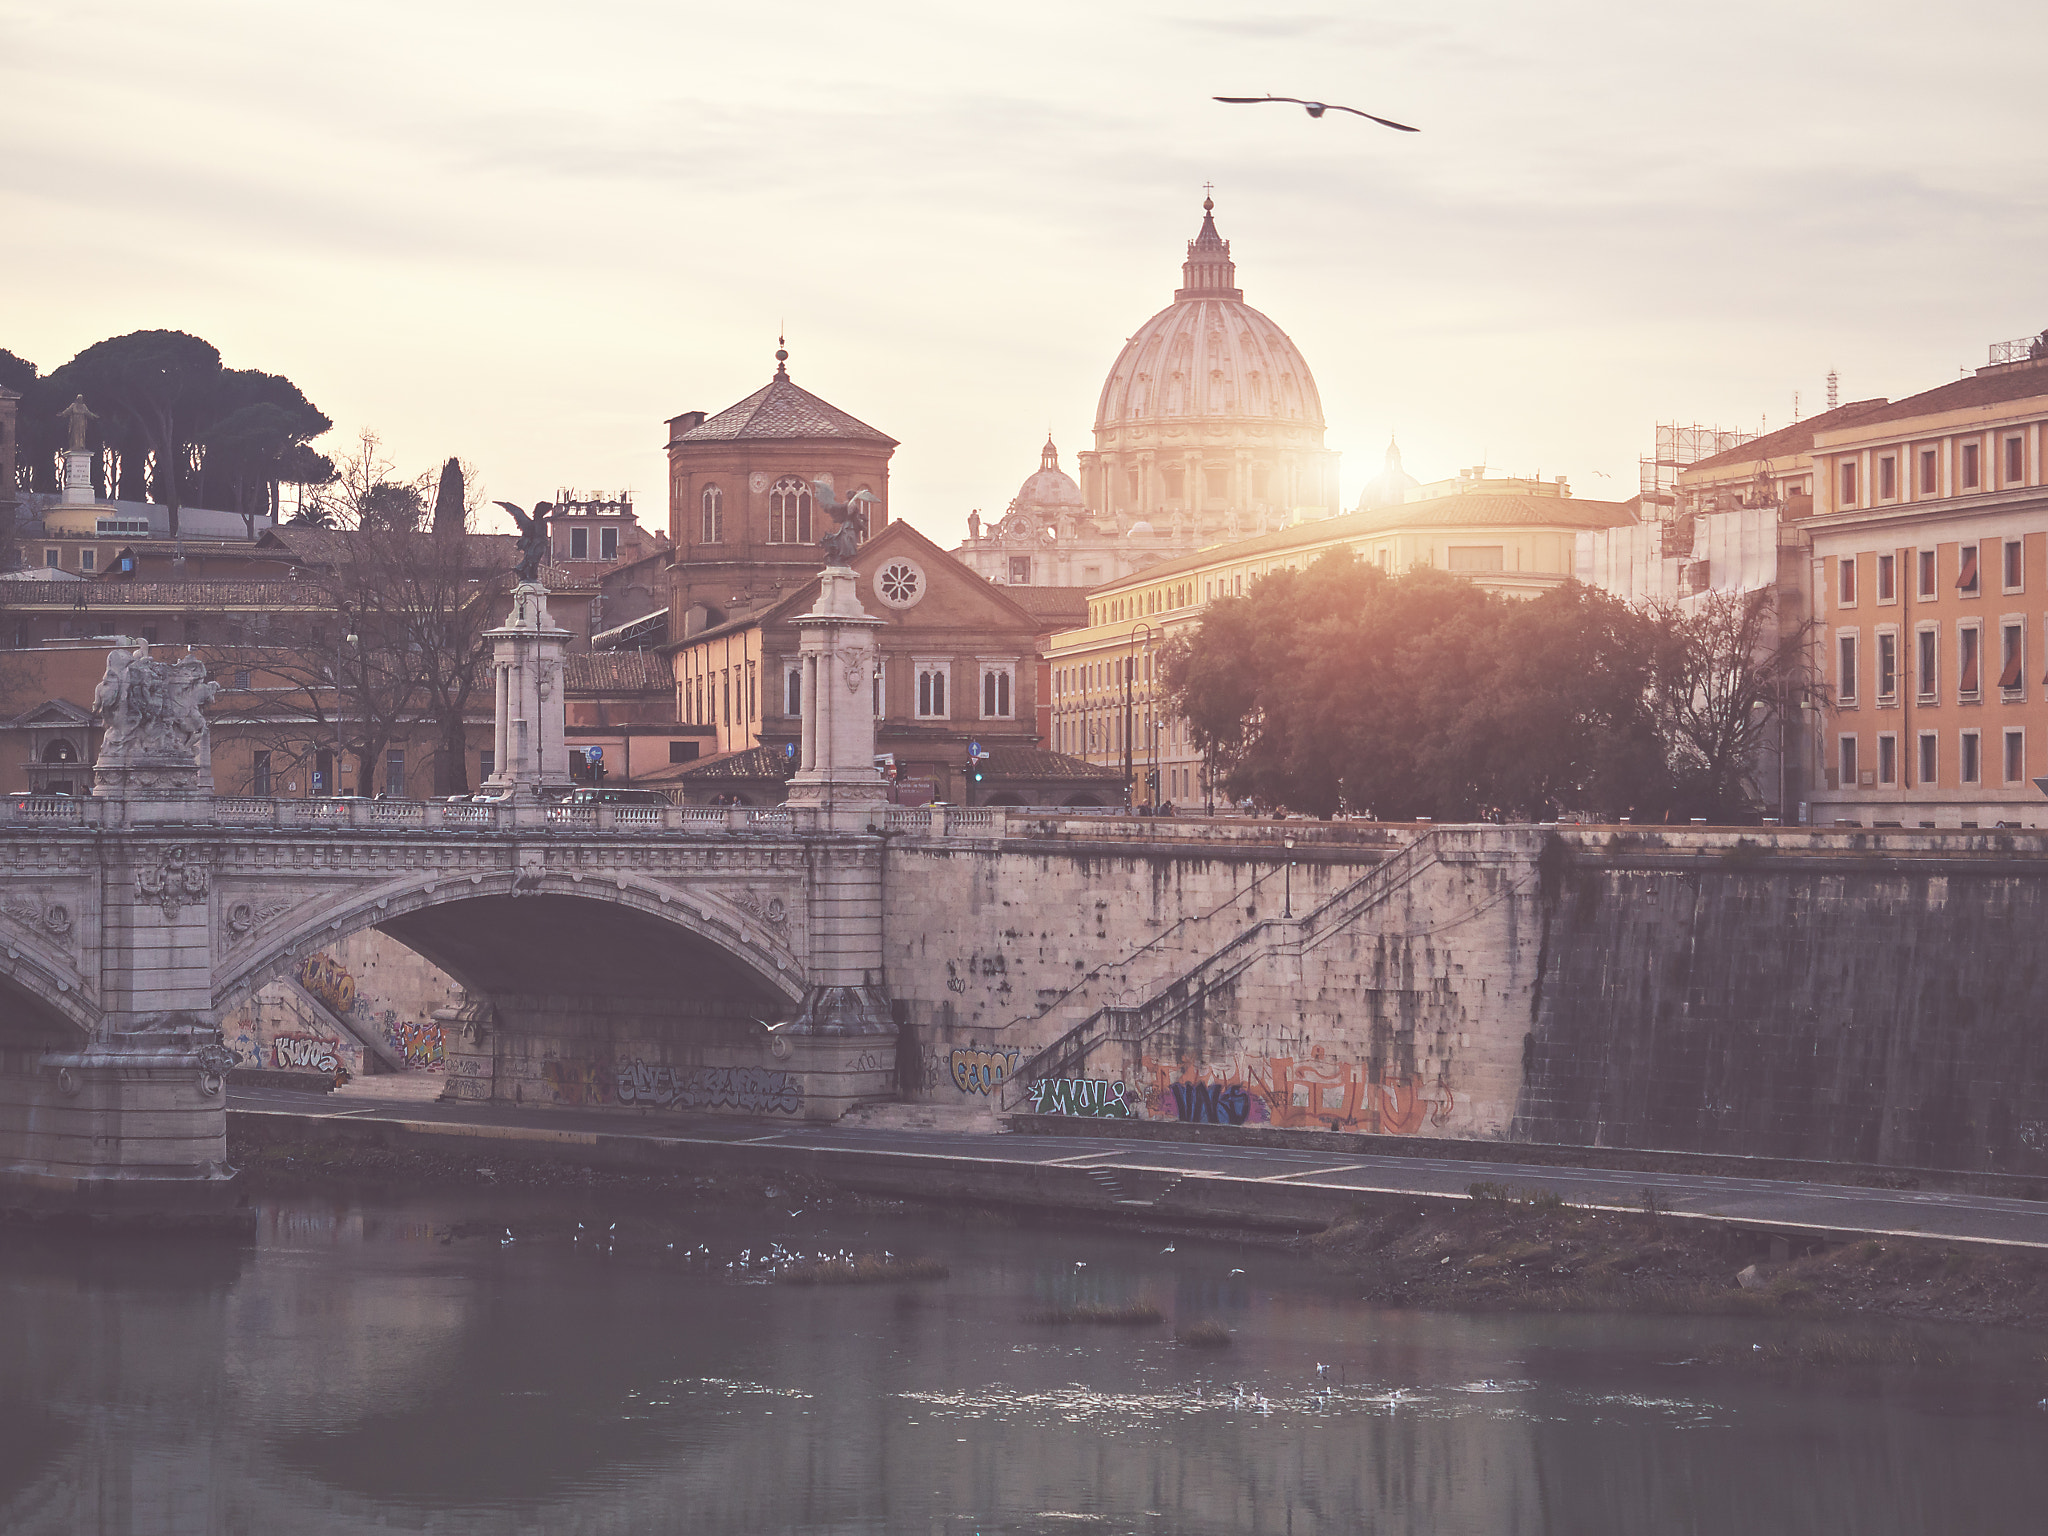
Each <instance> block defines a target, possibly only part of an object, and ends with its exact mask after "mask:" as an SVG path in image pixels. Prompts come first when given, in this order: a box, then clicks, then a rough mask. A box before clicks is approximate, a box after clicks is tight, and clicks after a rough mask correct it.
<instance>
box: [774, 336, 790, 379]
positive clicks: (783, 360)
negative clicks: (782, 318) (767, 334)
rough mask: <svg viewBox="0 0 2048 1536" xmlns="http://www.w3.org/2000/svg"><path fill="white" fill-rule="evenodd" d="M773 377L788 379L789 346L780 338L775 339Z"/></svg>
mask: <svg viewBox="0 0 2048 1536" xmlns="http://www.w3.org/2000/svg"><path fill="white" fill-rule="evenodd" d="M775 375H776V377H777V378H788V377H789V346H788V344H787V343H786V342H785V341H784V340H783V338H782V337H780V336H777V337H776V338H775Z"/></svg>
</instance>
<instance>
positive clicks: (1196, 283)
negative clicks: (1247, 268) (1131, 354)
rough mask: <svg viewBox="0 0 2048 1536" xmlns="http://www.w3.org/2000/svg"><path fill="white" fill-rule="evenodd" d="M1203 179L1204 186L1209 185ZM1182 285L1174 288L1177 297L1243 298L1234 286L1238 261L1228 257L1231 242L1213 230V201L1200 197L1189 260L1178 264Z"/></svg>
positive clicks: (1214, 223)
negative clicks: (1199, 214) (1197, 228)
mask: <svg viewBox="0 0 2048 1536" xmlns="http://www.w3.org/2000/svg"><path fill="white" fill-rule="evenodd" d="M1208 185H1209V183H1207V182H1204V183H1203V186H1204V187H1205V188H1206V187H1208ZM1180 282H1181V285H1180V287H1179V288H1178V289H1176V290H1175V291H1174V295H1173V296H1174V298H1175V299H1176V300H1179V299H1242V298H1243V297H1244V290H1243V289H1242V288H1240V287H1238V286H1237V263H1236V262H1234V261H1232V260H1231V259H1230V242H1229V241H1228V240H1226V239H1224V238H1223V237H1222V236H1221V235H1219V234H1217V233H1216V200H1215V199H1214V198H1213V197H1204V198H1203V199H1202V228H1201V230H1200V231H1199V232H1198V233H1197V234H1196V236H1195V238H1194V239H1192V240H1190V241H1189V242H1188V259H1187V260H1186V261H1185V262H1183V263H1181V269H1180Z"/></svg>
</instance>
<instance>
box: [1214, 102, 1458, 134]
mask: <svg viewBox="0 0 2048 1536" xmlns="http://www.w3.org/2000/svg"><path fill="white" fill-rule="evenodd" d="M1210 100H1212V101H1225V102H1228V103H1230V105H1231V106H1233V107H1255V106H1260V105H1262V104H1264V103H1266V102H1269V101H1291V102H1293V103H1294V105H1296V106H1297V107H1303V108H1306V109H1307V111H1308V115H1309V116H1310V117H1321V116H1322V115H1323V114H1324V113H1325V112H1349V113H1350V114H1351V115H1352V116H1353V117H1363V118H1366V119H1368V120H1369V121H1371V122H1375V123H1378V124H1379V125H1380V126H1381V127H1382V128H1398V129H1399V130H1400V131H1401V132H1403V133H1420V132H1422V130H1421V129H1420V128H1410V127H1409V126H1408V125H1407V124H1406V123H1397V122H1395V121H1394V120H1393V119H1392V118H1390V117H1374V116H1373V115H1372V114H1371V113H1370V112H1361V111H1359V110H1358V108H1356V107H1345V106H1339V105H1338V104H1337V103H1336V102H1334V101H1305V100H1303V99H1302V98H1301V97H1299V96H1213V97H1211V98H1210Z"/></svg>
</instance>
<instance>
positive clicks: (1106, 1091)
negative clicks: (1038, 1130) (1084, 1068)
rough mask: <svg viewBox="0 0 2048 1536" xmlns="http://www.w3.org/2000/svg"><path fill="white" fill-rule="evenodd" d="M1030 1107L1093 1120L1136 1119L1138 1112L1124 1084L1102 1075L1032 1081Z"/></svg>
mask: <svg viewBox="0 0 2048 1536" xmlns="http://www.w3.org/2000/svg"><path fill="white" fill-rule="evenodd" d="M1031 1110H1032V1113H1033V1114H1039V1115H1082V1116H1086V1117H1087V1118H1089V1119H1091V1120H1134V1119H1136V1118H1137V1114H1138V1109H1137V1106H1136V1105H1134V1104H1131V1103H1129V1102H1127V1101H1126V1100H1125V1098H1124V1085H1123V1084H1122V1083H1112V1082H1110V1081H1109V1080H1108V1079H1107V1078H1101V1077H1049V1078H1045V1079H1043V1080H1042V1081H1040V1082H1036V1083H1033V1084H1032V1085H1031Z"/></svg>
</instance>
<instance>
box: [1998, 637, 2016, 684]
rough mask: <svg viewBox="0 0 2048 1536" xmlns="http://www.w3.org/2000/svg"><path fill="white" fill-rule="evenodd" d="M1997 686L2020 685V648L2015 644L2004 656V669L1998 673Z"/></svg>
mask: <svg viewBox="0 0 2048 1536" xmlns="http://www.w3.org/2000/svg"><path fill="white" fill-rule="evenodd" d="M1998 686H1999V687H2001V688H2017V687H2019V686H2020V648H2019V647H2018V646H2017V645H2015V646H2013V647H2012V648H2011V650H2010V652H2009V653H2008V654H2007V655H2006V658H2005V670H2004V671H2003V672H2001V673H1999V674H1998Z"/></svg>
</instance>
